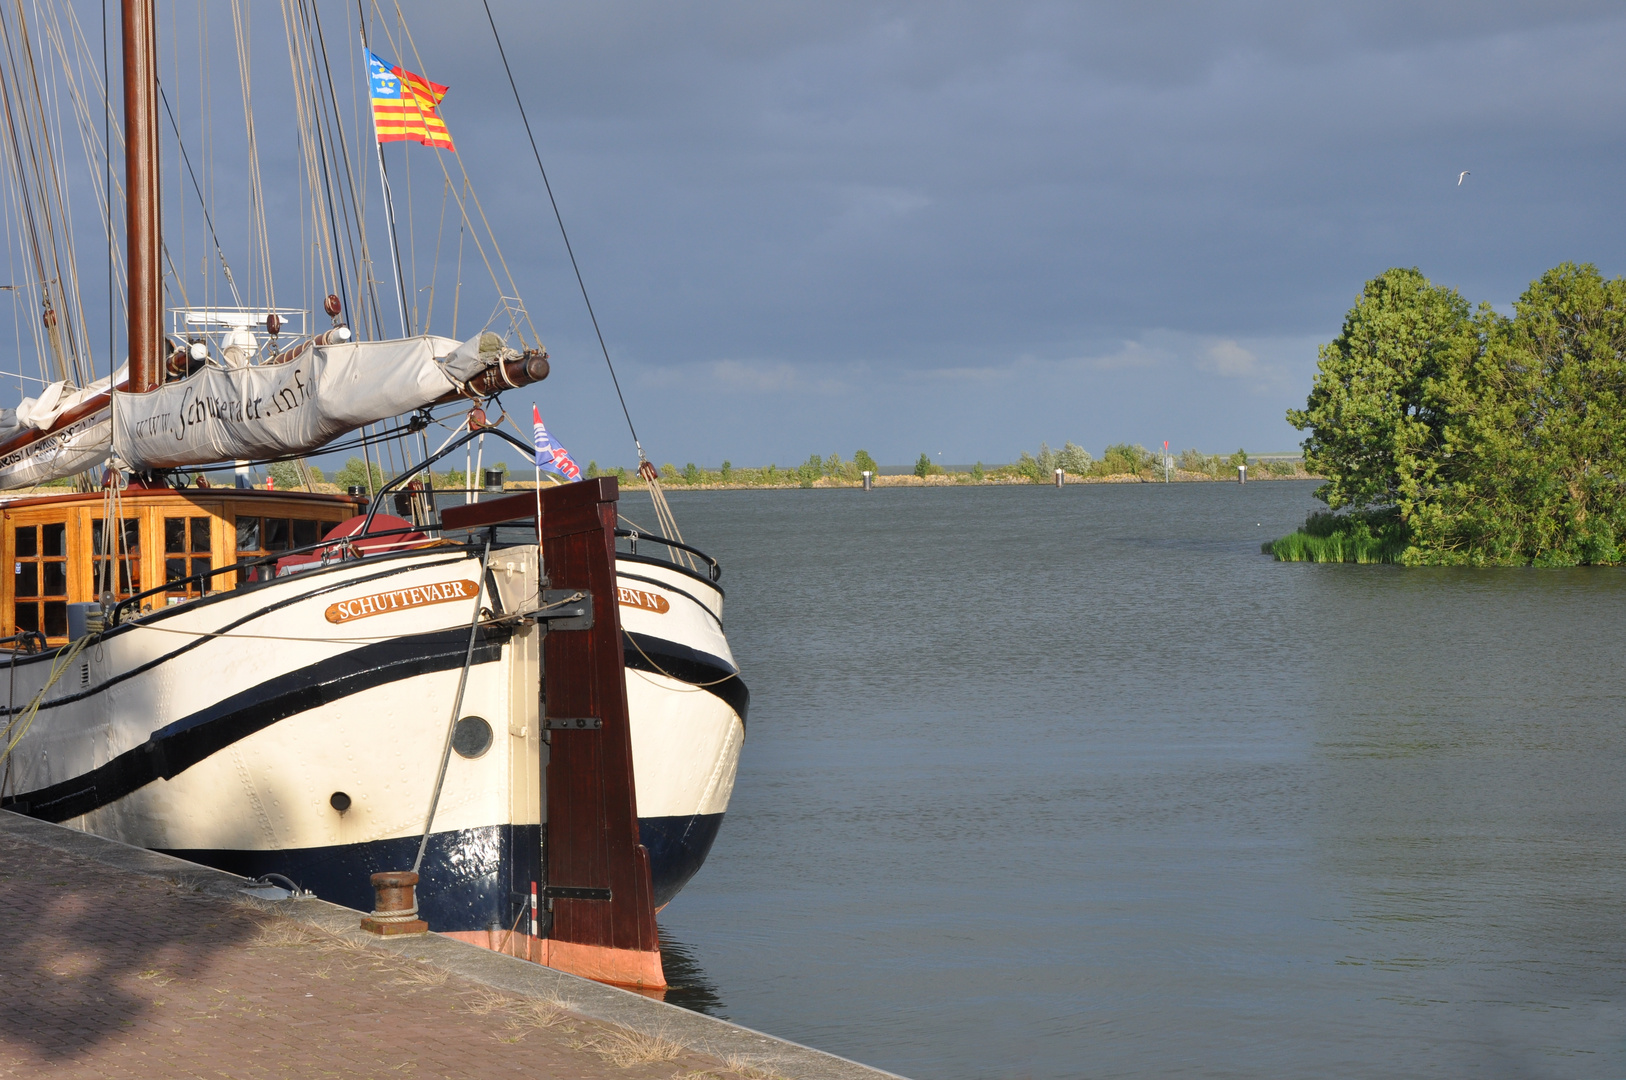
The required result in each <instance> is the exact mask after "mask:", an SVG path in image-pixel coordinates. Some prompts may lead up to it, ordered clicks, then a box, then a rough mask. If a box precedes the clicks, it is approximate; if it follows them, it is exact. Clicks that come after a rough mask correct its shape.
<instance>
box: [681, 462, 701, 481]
mask: <svg viewBox="0 0 1626 1080" xmlns="http://www.w3.org/2000/svg"><path fill="white" fill-rule="evenodd" d="M683 482H684V483H685V484H698V483H700V468H699V466H697V465H695V463H694V462H692V461H691V462H689V463H688V464H687V465H685V466H683Z"/></svg>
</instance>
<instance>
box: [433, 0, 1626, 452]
mask: <svg viewBox="0 0 1626 1080" xmlns="http://www.w3.org/2000/svg"><path fill="white" fill-rule="evenodd" d="M497 11H498V14H499V19H500V21H501V24H502V26H503V28H504V30H505V33H506V35H507V37H508V40H509V47H510V50H511V51H512V52H513V53H515V54H518V55H520V56H523V57H524V58H525V74H524V75H523V76H522V83H523V84H524V91H525V94H526V98H527V104H528V106H529V108H530V109H531V114H532V118H533V123H535V124H536V126H537V130H538V133H539V137H540V139H541V141H542V144H543V148H544V154H545V157H546V160H547V161H548V163H549V165H550V168H551V169H552V171H553V174H554V178H555V183H556V188H557V190H558V191H559V194H560V196H561V198H562V199H563V201H564V205H565V208H566V211H567V214H568V215H569V220H570V221H571V222H572V223H573V227H574V229H575V230H576V233H577V238H578V246H579V248H580V249H581V252H582V255H583V259H584V263H585V265H586V268H588V270H589V273H590V281H591V283H592V284H593V287H594V288H595V290H596V291H597V293H598V294H599V296H598V303H599V305H600V310H601V314H602V315H604V322H605V323H606V324H607V326H608V327H609V328H610V334H611V336H612V338H613V341H614V344H615V346H616V349H617V351H618V352H619V353H620V354H621V355H622V356H623V357H624V358H625V362H626V364H627V365H628V367H629V369H630V370H632V371H633V378H632V380H631V383H632V386H631V392H632V394H633V396H634V398H642V399H643V400H644V401H645V402H647V403H648V405H646V407H648V406H651V405H652V406H656V408H655V411H656V413H657V416H658V417H659V418H658V419H656V420H653V421H651V423H652V424H658V425H661V426H660V427H659V428H658V429H657V430H659V438H658V439H657V440H656V441H657V443H658V444H660V445H663V446H667V447H670V450H669V451H667V452H668V453H669V454H671V455H673V456H679V457H682V456H687V457H693V458H697V459H699V460H717V459H720V458H722V457H724V456H733V457H735V458H736V459H750V460H755V459H756V458H758V457H767V456H774V455H778V456H779V457H781V458H785V457H789V456H791V455H793V454H794V455H797V456H805V452H806V451H807V450H810V449H819V448H838V449H841V450H843V452H847V453H850V450H851V447H849V446H848V445H847V444H848V443H853V444H854V445H857V444H858V443H861V442H862V443H866V444H870V445H871V448H872V449H874V447H875V446H880V447H881V448H882V449H881V451H880V452H881V453H882V454H883V456H886V457H892V458H900V459H901V458H902V457H903V456H905V455H908V456H912V455H913V452H914V451H915V450H917V449H920V448H927V446H928V445H929V446H930V448H931V449H933V450H934V451H935V450H936V449H939V448H941V449H944V450H945V451H947V452H948V455H949V456H950V457H962V458H971V457H977V456H982V457H988V458H998V457H1006V456H1010V455H1012V454H1014V453H1015V451H1016V450H1017V449H1019V448H1020V447H1022V446H1026V445H1029V444H1034V443H1037V441H1038V440H1039V439H1040V438H1050V439H1051V440H1052V441H1057V440H1059V439H1061V438H1064V437H1072V438H1075V439H1078V440H1079V441H1082V442H1085V443H1086V445H1091V446H1099V445H1100V444H1102V443H1104V442H1106V441H1108V440H1113V439H1120V438H1126V439H1135V440H1139V441H1144V442H1153V441H1160V439H1161V438H1162V437H1170V438H1172V439H1173V440H1174V441H1175V443H1176V444H1177V445H1182V444H1186V443H1195V444H1199V445H1204V446H1208V447H1210V448H1215V449H1217V448H1219V447H1220V446H1222V445H1224V446H1231V445H1234V444H1235V443H1238V442H1246V443H1249V444H1250V445H1253V446H1267V445H1268V446H1272V447H1284V446H1288V445H1291V443H1292V442H1293V441H1294V440H1295V438H1296V436H1295V435H1294V433H1293V432H1292V431H1291V430H1290V429H1289V428H1287V426H1286V425H1285V423H1284V422H1283V421H1282V419H1281V413H1282V410H1283V409H1285V408H1286V407H1287V406H1289V405H1292V404H1295V403H1296V402H1297V401H1298V400H1301V399H1302V396H1303V393H1304V390H1305V389H1306V386H1307V380H1308V377H1309V373H1310V371H1311V369H1312V368H1313V363H1314V352H1313V349H1314V344H1315V342H1317V341H1323V340H1326V339H1328V338H1330V337H1331V336H1332V335H1333V334H1334V333H1336V330H1337V325H1338V321H1339V319H1340V317H1341V315H1342V313H1343V310H1344V309H1345V308H1346V307H1347V306H1348V303H1349V301H1350V299H1351V298H1352V297H1353V295H1354V294H1355V292H1356V291H1357V290H1358V289H1359V287H1360V285H1361V283H1362V282H1363V281H1364V280H1365V279H1366V278H1367V277H1369V276H1371V275H1372V274H1374V273H1376V272H1378V271H1380V270H1382V269H1383V268H1384V267H1386V266H1389V265H1393V264H1405V265H1413V264H1415V265H1419V266H1421V267H1422V268H1423V269H1424V271H1425V272H1427V273H1429V274H1430V275H1431V276H1433V277H1435V278H1436V279H1439V280H1442V281H1446V282H1449V283H1452V284H1455V285H1458V286H1459V287H1461V288H1462V289H1463V290H1464V291H1465V292H1466V293H1467V294H1468V295H1469V296H1470V297H1471V298H1474V299H1487V300H1491V301H1493V302H1496V303H1498V304H1503V305H1505V304H1506V303H1508V302H1509V301H1511V300H1512V298H1513V297H1514V296H1515V295H1517V293H1518V291H1519V290H1520V289H1521V288H1522V287H1523V285H1524V284H1525V283H1526V282H1528V280H1529V279H1530V278H1532V277H1533V276H1535V275H1536V274H1537V273H1539V272H1540V271H1541V270H1542V269H1544V268H1545V267H1546V266H1548V265H1550V264H1552V263H1554V262H1557V261H1559V260H1562V259H1566V258H1568V259H1577V260H1594V261H1597V262H1599V263H1600V265H1602V266H1603V267H1604V269H1605V270H1606V271H1608V272H1611V273H1613V272H1615V271H1616V270H1617V269H1619V266H1618V261H1617V260H1615V259H1614V257H1613V256H1614V251H1615V250H1616V248H1618V246H1619V243H1620V240H1621V235H1620V226H1619V224H1618V223H1617V220H1616V216H1615V215H1613V214H1611V213H1610V195H1611V194H1612V192H1613V189H1614V186H1615V183H1616V180H1615V173H1616V171H1617V168H1618V166H1619V164H1620V153H1619V147H1620V138H1619V136H1618V134H1617V132H1618V131H1619V130H1620V128H1621V120H1622V116H1621V113H1622V105H1623V99H1622V93H1621V91H1620V89H1619V85H1620V79H1619V78H1618V74H1617V71H1618V66H1619V58H1620V57H1621V56H1622V55H1626V53H1623V50H1622V48H1621V46H1622V45H1623V44H1626V19H1623V18H1622V16H1621V15H1620V14H1618V13H1617V9H1615V8H1613V7H1611V6H1606V5H1602V4H1594V5H1585V4H1576V5H1547V6H1542V7H1539V8H1531V7H1529V6H1527V5H1514V4H1507V5H1487V4H1461V5H1445V4H1441V5H1433V6H1426V5H1413V4H1389V5H1381V4H1362V5H1353V4H1346V5H1331V4H1322V5H1305V4H1253V5H1224V6H1207V5H1205V6H1184V5H1173V4H1137V5H1119V4H1103V5H1049V4H1006V5H997V6H996V5H943V4H922V5H886V6H880V7H877V6H874V5H853V6H841V5H831V4H818V5H806V6H796V5H782V6H778V7H773V8H767V9H763V8H758V7H754V6H748V5H740V6H719V5H705V6H696V7H675V6H659V7H656V6H650V7H645V6H640V5H617V4H610V5H592V6H589V7H584V8H570V9H566V8H563V7H555V6H551V5H539V6H533V5H502V4H500V5H499V6H498V8H497ZM418 18H420V19H423V20H430V19H433V18H435V16H433V15H432V14H431V13H430V12H429V11H428V10H425V11H423V12H422V13H421V14H420V15H418ZM452 28H453V20H447V21H446V23H445V26H444V28H442V29H441V30H438V31H437V32H436V33H435V35H434V39H435V40H436V42H437V45H439V46H443V47H444V48H445V50H446V51H445V52H444V53H443V54H442V55H443V56H444V58H445V60H444V62H445V64H446V65H447V68H448V69H451V70H456V71H457V72H458V74H459V77H460V78H461V81H462V84H463V87H464V91H460V92H465V91H466V89H467V88H470V87H471V84H472V85H478V86H479V91H478V94H477V95H466V93H465V96H464V97H463V98H462V99H461V101H460V102H449V104H448V115H449V116H453V117H455V118H456V121H455V122H456V123H458V124H459V125H460V127H461V128H462V129H465V130H466V129H469V128H470V126H471V125H473V126H474V127H475V128H476V129H477V130H478V131H479V133H480V135H479V140H480V143H481V145H482V146H487V145H495V146H501V147H504V149H503V150H501V151H498V152H497V153H498V155H499V157H500V160H503V161H506V162H509V163H511V164H513V165H514V166H515V168H514V171H513V173H512V175H510V176H509V177H508V178H507V180H506V181H505V183H504V188H503V191H504V199H505V205H506V206H509V207H511V208H514V210H513V212H514V213H515V214H516V218H515V220H521V219H523V218H525V217H526V214H525V212H523V211H521V210H519V209H518V208H519V207H520V206H521V201H522V200H526V199H530V198H533V197H534V183H533V180H532V178H531V177H530V176H529V175H527V174H526V172H525V170H524V168H523V161H522V159H521V155H520V154H519V149H520V148H519V147H518V146H517V145H516V144H515V143H514V141H513V136H512V127H513V116H512V113H511V110H510V108H509V106H508V105H507V103H506V102H504V101H503V94H502V91H503V89H504V88H503V87H502V86H501V85H499V84H498V82H497V81H496V76H498V75H500V72H492V71H490V70H487V71H485V72H484V73H477V72H476V71H474V70H468V71H467V72H465V71H463V70H462V69H464V68H465V67H466V66H467V65H470V64H473V63H476V62H480V63H483V61H479V60H477V57H479V56H481V55H483V53H484V51H485V50H486V49H487V48H488V45H487V42H486V41H484V40H482V39H480V37H479V35H478V34H475V33H473V32H472V31H471V32H470V33H468V34H459V33H454V32H453V30H452ZM419 35H420V40H422V39H423V38H424V37H425V36H426V35H425V34H424V33H423V32H422V31H421V30H420V31H419ZM446 81H454V82H455V81H458V80H457V79H456V78H448V79H447V80H446ZM470 96H477V98H478V103H479V108H478V112H479V114H480V115H478V116H474V115H471V113H473V112H475V111H476V110H475V108H474V107H473V106H471V103H470V100H469V98H470ZM501 132H507V134H501ZM465 141H468V137H467V136H465ZM482 152H485V151H482ZM466 153H468V154H470V155H471V156H472V154H473V153H474V151H473V150H470V151H466ZM495 160H496V159H494V160H493V164H495ZM1465 168H1466V169H1471V170H1473V175H1472V176H1470V177H1469V178H1468V181H1467V183H1466V184H1464V185H1463V186H1462V187H1461V188H1460V189H1459V188H1457V187H1456V186H1455V183H1456V178H1457V174H1458V172H1459V171H1460V170H1462V169H1465ZM535 210H536V208H535V207H534V206H533V207H532V215H531V216H532V217H535V223H536V225H537V227H538V229H539V232H538V234H537V235H538V246H537V248H536V259H535V262H534V264H533V265H534V266H535V268H536V271H537V272H538V274H539V277H538V280H539V281H544V280H545V281H546V282H547V292H548V294H549V296H550V301H549V306H550V309H552V310H555V311H556V312H557V319H556V321H555V322H554V326H555V327H556V329H554V330H552V331H550V333H552V334H554V335H557V336H559V341H560V345H561V346H562V347H565V348H567V349H568V351H570V352H571V354H572V357H573V359H577V360H580V361H581V362H584V363H585V362H588V361H589V360H590V357H589V356H588V352H587V346H588V345H589V343H590V342H589V340H588V339H587V337H586V336H585V334H584V333H583V332H582V330H581V328H580V326H578V325H576V324H577V322H578V321H579V320H577V319H575V317H574V316H573V315H572V314H571V312H570V308H569V296H568V290H566V289H564V288H563V286H564V285H566V284H568V281H566V280H565V279H563V278H562V276H561V274H560V264H559V263H558V257H557V256H558V251H557V247H558V245H557V241H556V240H550V238H548V237H547V236H546V235H545V232H544V231H542V226H543V225H545V224H546V222H544V221H542V220H541V218H540V217H539V216H536V215H535V213H534V211H535ZM697 417H698V418H701V422H700V423H699V425H698V426H696V425H694V424H693V423H692V421H694V420H695V419H696V418H697ZM937 443H943V444H944V445H943V446H942V447H939V446H937ZM680 448H681V449H680Z"/></svg>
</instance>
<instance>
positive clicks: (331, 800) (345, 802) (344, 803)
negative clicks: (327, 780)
mask: <svg viewBox="0 0 1626 1080" xmlns="http://www.w3.org/2000/svg"><path fill="white" fill-rule="evenodd" d="M327 804H328V805H329V806H331V807H333V809H335V810H337V811H338V812H339V813H341V814H342V813H344V812H345V811H346V810H348V809H350V796H348V795H346V794H345V793H344V792H342V791H335V792H334V793H333V794H332V795H329V796H328V800H327Z"/></svg>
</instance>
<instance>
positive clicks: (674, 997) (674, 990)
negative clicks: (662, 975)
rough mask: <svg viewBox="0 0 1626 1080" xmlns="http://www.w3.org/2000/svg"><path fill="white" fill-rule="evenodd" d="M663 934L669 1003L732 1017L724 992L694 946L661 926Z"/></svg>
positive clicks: (695, 1010) (667, 1000) (666, 996)
mask: <svg viewBox="0 0 1626 1080" xmlns="http://www.w3.org/2000/svg"><path fill="white" fill-rule="evenodd" d="M660 935H661V967H663V968H664V969H665V970H666V993H665V994H664V995H663V999H664V1000H665V1001H666V1003H667V1004H668V1005H677V1006H680V1007H682V1008H685V1009H690V1010H692V1011H694V1012H697V1013H705V1014H706V1015H707V1016H715V1017H718V1018H719V1019H723V1020H726V1019H728V1013H727V1011H726V1008H725V1006H724V1005H723V998H722V995H721V994H719V993H718V992H717V984H716V983H713V982H712V981H711V979H710V978H709V977H708V976H707V975H706V973H705V971H704V970H703V969H702V968H701V967H700V961H699V959H698V958H697V957H696V956H695V952H694V949H693V948H692V947H691V946H688V945H685V944H683V942H681V941H678V940H677V939H675V938H674V937H672V935H671V934H669V933H668V932H667V931H666V928H665V927H661V928H660Z"/></svg>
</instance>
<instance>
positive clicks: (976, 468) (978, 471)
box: [971, 461, 986, 484]
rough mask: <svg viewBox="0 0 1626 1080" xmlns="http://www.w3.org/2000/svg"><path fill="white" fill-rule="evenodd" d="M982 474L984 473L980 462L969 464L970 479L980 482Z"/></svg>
mask: <svg viewBox="0 0 1626 1080" xmlns="http://www.w3.org/2000/svg"><path fill="white" fill-rule="evenodd" d="M984 475H986V474H985V473H984V472H983V469H982V462H980V461H979V462H977V463H976V464H975V465H973V466H971V479H973V480H975V481H976V482H977V483H979V484H980V483H982V478H983V476H984Z"/></svg>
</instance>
